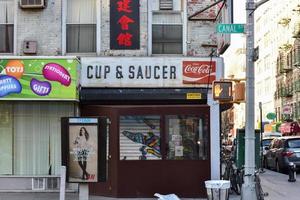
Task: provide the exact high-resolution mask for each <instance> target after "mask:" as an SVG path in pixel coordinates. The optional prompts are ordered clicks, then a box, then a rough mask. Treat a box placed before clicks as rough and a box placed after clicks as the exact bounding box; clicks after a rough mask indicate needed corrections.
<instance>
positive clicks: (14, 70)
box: [0, 59, 79, 100]
mask: <svg viewBox="0 0 300 200" xmlns="http://www.w3.org/2000/svg"><path fill="white" fill-rule="evenodd" d="M78 65H79V62H78V61H77V60H76V59H2V60H1V59H0V100H24V99H28V100H29V99H30V100H77V99H78V92H77V77H78V75H77V69H78Z"/></svg>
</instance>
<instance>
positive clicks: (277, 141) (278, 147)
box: [264, 136, 300, 172]
mask: <svg viewBox="0 0 300 200" xmlns="http://www.w3.org/2000/svg"><path fill="white" fill-rule="evenodd" d="M266 150H267V152H266V155H265V163H264V164H265V166H266V168H273V169H276V171H278V172H286V171H287V169H288V165H289V163H290V162H293V163H294V164H296V167H297V168H298V169H299V168H300V136H285V137H278V138H274V139H273V140H272V141H271V143H270V145H269V147H268V148H267V149H266Z"/></svg>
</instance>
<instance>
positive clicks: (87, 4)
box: [66, 0, 96, 53]
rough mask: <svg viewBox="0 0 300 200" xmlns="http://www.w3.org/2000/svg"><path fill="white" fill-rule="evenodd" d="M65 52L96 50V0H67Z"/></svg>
mask: <svg viewBox="0 0 300 200" xmlns="http://www.w3.org/2000/svg"><path fill="white" fill-rule="evenodd" d="M66 28H67V31H66V34H67V36H66V37H67V52H68V53H90V52H96V0H68V3H67V26H66Z"/></svg>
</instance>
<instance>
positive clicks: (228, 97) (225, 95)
mask: <svg viewBox="0 0 300 200" xmlns="http://www.w3.org/2000/svg"><path fill="white" fill-rule="evenodd" d="M213 99H214V100H215V101H221V102H224V101H225V102H228V101H232V82H231V81H214V82H213Z"/></svg>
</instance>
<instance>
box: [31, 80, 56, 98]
mask: <svg viewBox="0 0 300 200" xmlns="http://www.w3.org/2000/svg"><path fill="white" fill-rule="evenodd" d="M30 87H31V90H32V91H33V92H34V93H35V94H37V95H39V96H46V95H48V94H49V93H50V92H51V84H50V83H49V82H48V81H39V80H37V79H35V78H33V79H31V81H30Z"/></svg>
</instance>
